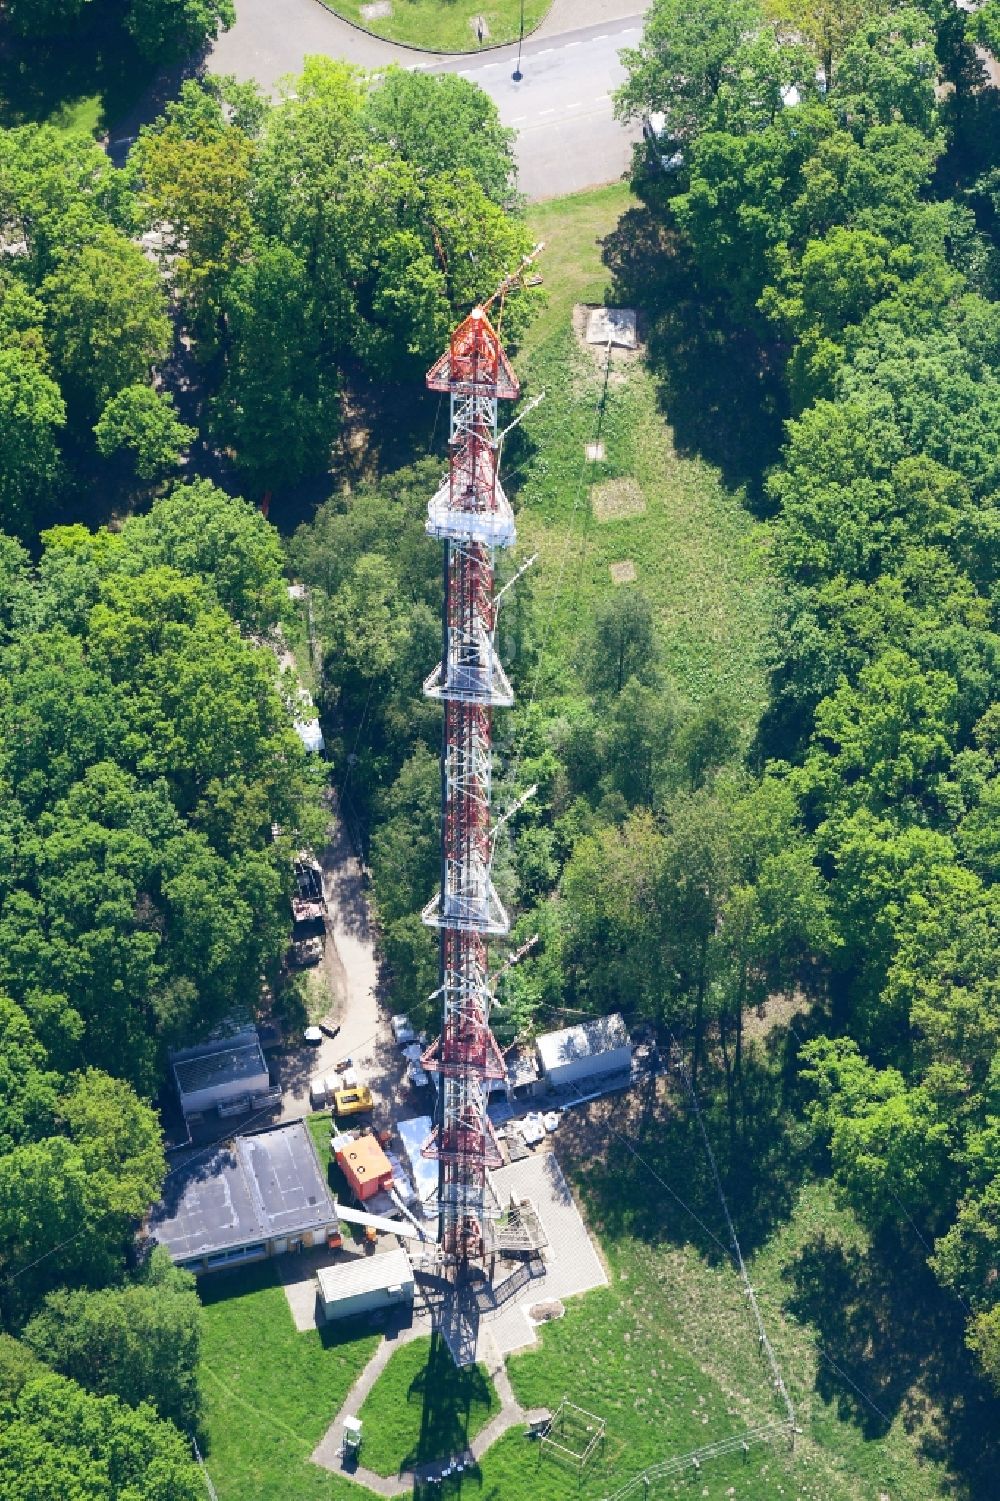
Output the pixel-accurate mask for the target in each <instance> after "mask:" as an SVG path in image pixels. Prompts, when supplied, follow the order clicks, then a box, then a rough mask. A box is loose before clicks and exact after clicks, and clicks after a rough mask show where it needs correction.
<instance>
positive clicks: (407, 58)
mask: <svg viewBox="0 0 1000 1501" xmlns="http://www.w3.org/2000/svg"><path fill="white" fill-rule="evenodd" d="M642 8H643V0H555V3H554V5H553V7H552V11H551V12H550V14H549V17H548V18H547V20H546V21H545V23H543V25H542V27H541V28H540V30H539V32H538V33H536V35H535V36H533V37H530V38H529V39H528V40H527V41H526V42H525V44H524V47H523V50H522V55H521V73H522V75H523V76H522V78H521V80H520V82H519V83H515V82H514V80H513V77H512V75H513V72H514V69H515V66H516V61H517V46H516V44H515V45H514V46H512V47H503V48H498V49H497V50H496V51H488V52H483V53H480V54H477V55H472V56H461V57H448V58H443V57H441V56H440V55H437V56H435V55H434V54H423V53H419V52H415V51H413V50H412V49H410V48H407V47H398V46H395V45H394V44H393V43H390V42H383V41H380V40H379V39H378V38H377V37H372V36H369V35H368V34H367V33H365V32H362V31H359V30H358V29H357V28H356V27H352V26H349V25H348V24H347V23H346V22H344V21H341V20H340V19H339V18H338V17H336V16H334V15H333V14H332V12H330V11H328V10H326V9H325V8H324V7H323V6H322V5H321V4H319V3H318V0H237V21H236V25H235V26H234V27H233V29H232V30H231V31H229V32H226V33H224V34H223V35H222V36H221V37H220V38H219V40H218V41H217V42H216V44H215V46H214V48H213V49H212V52H211V54H210V56H209V58H208V66H209V67H210V68H211V69H212V70H213V72H217V73H234V74H235V75H236V77H237V78H240V79H250V78H255V79H256V80H257V82H258V83H260V84H261V85H262V86H263V87H264V88H265V89H267V90H269V91H271V90H273V89H274V88H275V86H276V84H277V83H278V80H279V79H280V78H281V77H282V76H283V75H285V74H288V73H294V72H298V71H299V70H300V69H301V67H302V60H303V58H304V57H306V56H307V55H309V54H312V53H321V54H325V55H326V56H329V57H342V58H345V59H346V60H347V61H349V62H354V63H359V64H361V65H362V66H364V67H369V68H378V67H385V66H386V65H387V64H389V63H393V62H395V63H398V64H399V65H400V66H402V67H408V68H421V69H428V70H431V71H435V72H452V73H459V74H461V75H462V76H463V77H466V78H470V79H472V80H473V81H474V82H475V83H478V84H480V85H481V86H482V87H483V88H484V89H485V90H486V92H487V93H488V94H490V95H492V97H493V98H494V99H495V100H496V101H497V104H498V106H499V108H500V115H501V118H502V120H503V121H504V123H505V124H507V125H513V126H514V127H515V128H516V129H517V131H518V147H517V155H518V164H519V168H520V188H521V191H522V192H523V193H525V194H526V195H527V197H529V198H530V199H533V200H537V199H541V198H552V197H556V196H558V195H559V194H561V193H570V192H575V191H578V190H579V189H582V188H587V187H594V186H596V185H598V184H599V183H605V182H612V181H614V180H615V179H616V178H618V177H620V176H621V174H622V173H623V172H624V171H625V169H626V167H627V166H628V163H629V155H630V140H631V139H632V137H633V136H634V134H635V132H634V131H631V132H629V131H626V130H625V129H624V128H623V127H622V126H621V125H619V124H618V122H617V121H616V120H615V119H614V117H613V115H612V108H611V97H610V96H611V92H612V90H613V89H615V88H616V87H617V86H618V84H619V83H620V82H621V80H622V77H623V71H622V67H621V64H620V63H619V61H618V52H619V49H620V48H622V47H627V46H634V45H635V43H636V42H637V41H638V39H639V36H640V35H641V30H642V18H641V15H640V14H639V13H638V12H640V11H641V10H642ZM622 12H625V14H624V15H623V14H622ZM628 12H635V14H628ZM585 20H589V21H592V22H593V24H591V25H586V26H582V27H581V26H580V22H581V21H585ZM570 26H572V27H573V29H572V30H568V29H564V28H566V27H570Z"/></svg>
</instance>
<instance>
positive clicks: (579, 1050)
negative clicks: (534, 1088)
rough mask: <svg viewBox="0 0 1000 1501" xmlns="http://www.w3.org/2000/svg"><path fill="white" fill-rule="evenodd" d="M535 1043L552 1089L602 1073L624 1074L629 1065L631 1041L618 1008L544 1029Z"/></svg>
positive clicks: (587, 1079) (589, 1078)
mask: <svg viewBox="0 0 1000 1501" xmlns="http://www.w3.org/2000/svg"><path fill="white" fill-rule="evenodd" d="M535 1045H536V1047H537V1048H538V1056H539V1059H540V1060H541V1065H542V1072H543V1074H544V1075H545V1080H546V1083H547V1084H548V1085H549V1086H550V1088H552V1089H563V1088H565V1087H566V1086H567V1085H571V1084H572V1085H580V1084H582V1083H584V1082H586V1081H589V1080H591V1079H596V1078H599V1077H600V1076H601V1075H602V1074H620V1073H626V1072H628V1071H629V1070H631V1067H632V1043H631V1040H630V1038H629V1035H628V1028H627V1027H626V1025H625V1022H624V1020H623V1019H622V1016H621V1013H620V1012H618V1011H615V1012H613V1013H612V1015H611V1016H596V1017H594V1019H593V1021H588V1022H581V1023H580V1024H579V1025H578V1026H575V1027H564V1028H563V1029H562V1031H561V1032H545V1033H543V1035H542V1036H541V1037H539V1038H538V1039H537V1040H536V1044H535Z"/></svg>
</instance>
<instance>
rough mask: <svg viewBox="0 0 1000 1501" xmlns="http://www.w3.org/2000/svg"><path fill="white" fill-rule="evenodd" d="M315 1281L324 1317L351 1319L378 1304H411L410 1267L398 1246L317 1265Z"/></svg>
mask: <svg viewBox="0 0 1000 1501" xmlns="http://www.w3.org/2000/svg"><path fill="white" fill-rule="evenodd" d="M316 1284H317V1291H318V1293H319V1301H320V1305H321V1307H322V1309H323V1316H324V1318H327V1319H352V1318H358V1317H360V1316H361V1315H363V1314H366V1313H375V1312H376V1311H377V1310H379V1309H382V1308H396V1307H412V1305H413V1268H412V1267H411V1266H410V1258H409V1257H408V1256H407V1254H406V1252H405V1251H403V1250H401V1249H399V1248H398V1247H397V1248H396V1249H395V1250H392V1251H385V1252H380V1253H379V1254H378V1255H375V1256H355V1257H353V1258H352V1259H351V1260H350V1261H339V1262H337V1264H336V1265H335V1266H325V1267H321V1268H320V1269H319V1271H318V1272H317V1273H316Z"/></svg>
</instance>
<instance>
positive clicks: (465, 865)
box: [423, 277, 520, 1268]
mask: <svg viewBox="0 0 1000 1501" xmlns="http://www.w3.org/2000/svg"><path fill="white" fill-rule="evenodd" d="M515 279H516V278H515V277H511V278H509V279H508V281H507V282H505V283H504V286H503V288H502V289H501V291H502V292H503V291H506V289H507V286H509V285H510V284H511V283H512V282H513V281H514V280H515ZM488 306H489V304H487V307H488ZM427 385H428V388H429V389H430V390H431V391H442V392H447V393H448V395H449V397H450V401H451V437H450V441H449V466H448V476H447V479H446V480H445V482H444V484H443V485H442V486H441V488H440V490H438V492H437V494H436V495H435V496H434V497H433V499H432V500H431V501H430V504H429V505H428V508H427V510H428V515H427V532H428V534H429V535H430V536H431V537H439V538H441V539H442V540H443V542H444V545H445V546H444V610H443V637H444V648H443V653H442V660H441V662H440V663H439V665H438V666H437V667H436V668H435V669H434V671H433V672H432V673H431V675H430V677H429V678H427V680H426V682H425V683H424V693H425V694H426V695H427V697H428V698H435V699H441V700H442V702H443V703H444V741H443V748H442V753H441V812H442V833H441V889H440V892H439V893H438V895H437V896H436V897H435V898H434V899H433V900H432V901H431V902H430V903H429V904H428V905H427V907H426V908H425V909H424V913H423V920H424V922H425V923H427V924H428V925H429V926H431V927H434V928H437V929H438V930H439V931H440V935H441V937H440V942H441V954H440V971H439V978H440V983H439V989H438V991H437V992H436V994H437V996H439V997H440V1001H441V1035H440V1036H439V1037H438V1038H437V1040H436V1041H435V1042H434V1043H432V1044H431V1046H430V1047H429V1048H428V1049H427V1051H426V1052H425V1054H424V1057H423V1062H424V1063H425V1065H426V1066H427V1068H429V1069H434V1070H436V1071H437V1073H438V1075H439V1078H440V1089H439V1091H438V1102H437V1115H436V1120H435V1126H434V1131H433V1133H432V1135H431V1137H430V1139H429V1141H428V1142H427V1144H426V1145H425V1147H424V1149H423V1150H424V1155H425V1156H427V1157H432V1158H436V1159H437V1161H438V1200H439V1206H438V1241H439V1244H440V1247H441V1250H442V1252H443V1254H444V1256H445V1257H446V1258H447V1259H448V1260H449V1261H451V1262H453V1263H454V1264H456V1265H457V1266H458V1267H459V1268H461V1267H462V1266H464V1265H465V1264H466V1263H467V1262H468V1261H470V1260H473V1259H477V1258H480V1257H482V1256H484V1255H485V1254H486V1251H487V1224H488V1206H487V1202H486V1200H487V1181H486V1174H487V1169H489V1168H492V1167H498V1166H499V1165H500V1162H501V1160H502V1159H501V1156H500V1149H499V1147H498V1145H497V1141H496V1137H495V1135H494V1133H493V1127H492V1125H491V1124H490V1121H489V1119H488V1117H487V1114H486V1103H487V1097H488V1093H489V1086H490V1081H491V1080H494V1079H502V1078H503V1077H504V1072H505V1068H504V1060H503V1057H502V1054H501V1052H500V1049H499V1047H498V1045H497V1042H496V1039H495V1037H494V1036H493V1033H492V1031H491V1030H490V1004H491V1000H492V996H491V993H490V988H489V977H488V971H487V962H486V955H487V944H488V942H489V939H490V938H491V937H493V936H499V935H501V934H504V933H507V932H508V931H509V928H510V922H509V919H508V917H507V913H506V912H505V911H504V908H503V904H502V903H501V901H500V898H499V897H498V895H497V893H496V891H495V889H494V887H493V882H492V880H491V878H490V867H491V836H490V783H491V772H492V765H491V762H492V745H491V731H492V715H493V710H494V709H495V708H508V707H509V706H510V705H511V704H512V703H513V701H514V695H513V693H512V691H511V686H510V683H509V682H508V680H507V676H506V674H505V673H504V670H503V668H502V667H501V665H500V662H499V661H498V659H497V655H496V648H495V626H496V612H495V603H494V597H493V558H494V554H495V550H496V549H497V548H498V547H512V546H513V545H514V541H515V530H514V513H513V511H512V510H511V506H510V502H509V501H508V499H507V497H506V495H505V494H504V492H503V489H502V487H501V485H500V482H499V479H498V477H497V463H498V443H497V403H498V402H499V401H512V400H514V398H515V397H517V395H518V394H519V391H520V387H519V385H518V381H517V377H516V376H515V374H514V371H513V369H512V368H511V364H510V361H509V360H508V358H507V356H506V354H505V353H504V349H503V345H502V344H501V342H500V336H499V334H498V333H497V331H496V329H495V328H494V327H493V325H492V324H491V322H490V320H489V318H488V316H487V312H486V308H485V307H477V308H475V309H474V310H473V312H472V313H471V314H470V315H469V317H468V318H466V319H465V321H464V322H463V323H461V324H460V325H459V326H458V328H456V329H455V331H454V333H453V334H452V336H451V341H450V344H449V347H448V350H447V352H446V353H445V354H443V355H442V356H441V358H440V359H439V360H438V361H437V363H436V364H435V365H434V366H433V367H432V369H431V370H430V371H429V372H428V375H427Z"/></svg>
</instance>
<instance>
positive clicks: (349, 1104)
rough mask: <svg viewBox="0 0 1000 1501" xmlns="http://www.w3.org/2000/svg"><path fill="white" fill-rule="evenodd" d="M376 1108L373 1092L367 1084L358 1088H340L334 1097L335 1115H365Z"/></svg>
mask: <svg viewBox="0 0 1000 1501" xmlns="http://www.w3.org/2000/svg"><path fill="white" fill-rule="evenodd" d="M374 1108H375V1101H374V1099H373V1097H372V1092H371V1090H370V1089H369V1088H368V1086H367V1084H361V1085H359V1086H358V1088H357V1089H338V1090H337V1093H336V1094H335V1095H334V1097H333V1113H334V1115H364V1114H365V1112H366V1111H368V1110H373V1109H374Z"/></svg>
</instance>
